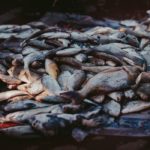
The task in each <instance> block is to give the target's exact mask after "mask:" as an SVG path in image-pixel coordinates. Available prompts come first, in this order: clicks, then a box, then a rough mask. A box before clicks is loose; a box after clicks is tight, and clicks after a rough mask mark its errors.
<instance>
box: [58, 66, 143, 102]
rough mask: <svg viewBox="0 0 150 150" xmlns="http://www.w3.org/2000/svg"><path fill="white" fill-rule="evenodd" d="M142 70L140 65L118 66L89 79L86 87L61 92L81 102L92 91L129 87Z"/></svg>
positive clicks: (109, 90) (68, 97) (107, 90)
mask: <svg viewBox="0 0 150 150" xmlns="http://www.w3.org/2000/svg"><path fill="white" fill-rule="evenodd" d="M140 72H141V71H140V69H139V68H138V67H127V66H126V67H123V68H120V67H118V68H117V67H116V68H115V69H110V70H106V71H103V72H101V73H98V74H97V75H95V76H94V77H92V78H91V79H89V80H88V82H87V83H86V84H85V85H84V87H83V88H82V89H81V90H79V91H77V92H76V91H69V92H63V93H60V95H61V96H63V97H65V98H66V99H70V100H72V101H73V102H74V103H76V102H77V103H79V102H81V101H82V99H83V98H85V97H86V96H87V95H88V94H90V93H92V92H100V93H101V94H104V93H110V92H113V91H117V90H124V89H127V88H129V87H130V86H131V85H132V84H134V82H135V79H136V78H137V76H138V75H139V74H140ZM116 83H117V84H116ZM75 101H76V102H75Z"/></svg>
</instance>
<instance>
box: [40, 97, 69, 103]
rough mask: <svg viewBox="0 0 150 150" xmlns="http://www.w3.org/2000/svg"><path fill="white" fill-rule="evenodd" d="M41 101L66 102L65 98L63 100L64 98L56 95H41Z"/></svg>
mask: <svg viewBox="0 0 150 150" xmlns="http://www.w3.org/2000/svg"><path fill="white" fill-rule="evenodd" d="M42 102H46V103H50V104H57V103H66V102H67V100H65V99H64V98H62V97H60V96H58V95H52V96H45V97H43V99H42Z"/></svg>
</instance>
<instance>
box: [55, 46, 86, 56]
mask: <svg viewBox="0 0 150 150" xmlns="http://www.w3.org/2000/svg"><path fill="white" fill-rule="evenodd" d="M81 51H83V49H82V48H81V47H71V48H66V49H63V50H61V51H58V52H56V55H57V56H73V55H76V54H78V53H80V52H81Z"/></svg>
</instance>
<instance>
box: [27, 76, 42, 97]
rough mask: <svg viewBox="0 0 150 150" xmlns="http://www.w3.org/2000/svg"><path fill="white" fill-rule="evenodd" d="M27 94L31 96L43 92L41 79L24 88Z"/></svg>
mask: <svg viewBox="0 0 150 150" xmlns="http://www.w3.org/2000/svg"><path fill="white" fill-rule="evenodd" d="M26 90H27V92H29V93H30V94H31V95H37V94H40V93H41V92H43V91H44V85H43V83H42V78H40V79H39V80H36V81H35V82H33V83H31V84H30V85H28V86H27V87H26Z"/></svg>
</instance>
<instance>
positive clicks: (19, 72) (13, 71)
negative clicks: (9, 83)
mask: <svg viewBox="0 0 150 150" xmlns="http://www.w3.org/2000/svg"><path fill="white" fill-rule="evenodd" d="M7 72H8V74H9V75H10V76H11V77H15V78H17V79H19V80H21V81H22V82H25V83H32V82H34V81H36V80H38V79H39V78H40V77H41V76H40V75H39V74H37V73H35V72H32V71H30V75H31V76H30V79H29V77H28V75H26V74H25V72H24V69H23V67H21V66H13V67H11V68H9V69H8V70H7Z"/></svg>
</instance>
